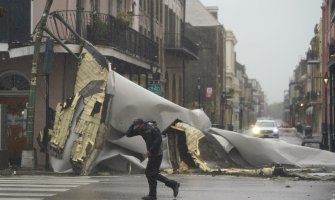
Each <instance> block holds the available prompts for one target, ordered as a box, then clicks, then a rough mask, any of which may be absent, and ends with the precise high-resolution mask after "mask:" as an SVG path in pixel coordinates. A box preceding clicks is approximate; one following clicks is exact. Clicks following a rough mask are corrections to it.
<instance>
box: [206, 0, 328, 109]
mask: <svg viewBox="0 0 335 200" xmlns="http://www.w3.org/2000/svg"><path fill="white" fill-rule="evenodd" d="M200 1H201V2H202V3H203V4H204V5H205V6H218V7H219V22H221V23H222V24H223V26H224V27H225V29H227V30H232V31H233V32H234V34H235V36H236V39H237V41H238V42H237V45H236V54H237V61H238V62H239V63H241V64H242V65H245V66H246V71H247V74H248V76H249V78H255V79H257V80H258V81H259V82H260V84H261V86H262V89H263V91H264V92H265V95H266V98H267V102H268V103H269V104H271V103H275V102H282V101H283V98H284V90H287V89H288V85H289V80H290V78H291V77H292V76H293V70H294V69H295V66H296V65H297V64H298V63H299V61H300V59H301V58H302V57H305V53H306V51H307V50H308V48H309V43H310V41H311V39H312V37H313V36H314V26H315V25H316V24H318V23H319V22H320V19H321V6H322V0H200Z"/></svg>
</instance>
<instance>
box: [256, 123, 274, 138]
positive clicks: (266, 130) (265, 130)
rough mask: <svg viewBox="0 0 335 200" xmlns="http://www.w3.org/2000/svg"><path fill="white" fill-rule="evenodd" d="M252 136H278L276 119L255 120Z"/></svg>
mask: <svg viewBox="0 0 335 200" xmlns="http://www.w3.org/2000/svg"><path fill="white" fill-rule="evenodd" d="M251 134H252V136H254V137H260V138H266V137H271V138H278V137H279V130H278V126H277V123H276V121H274V120H271V119H261V120H257V121H256V124H255V126H254V127H253V128H252V132H251Z"/></svg>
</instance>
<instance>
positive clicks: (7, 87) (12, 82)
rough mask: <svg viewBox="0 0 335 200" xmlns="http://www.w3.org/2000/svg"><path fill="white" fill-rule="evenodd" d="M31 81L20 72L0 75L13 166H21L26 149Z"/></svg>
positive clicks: (9, 153)
mask: <svg viewBox="0 0 335 200" xmlns="http://www.w3.org/2000/svg"><path fill="white" fill-rule="evenodd" d="M29 87H30V84H29V81H28V80H27V78H25V77H24V76H23V75H21V74H20V73H19V72H15V71H11V72H5V73H2V74H0V104H3V105H5V106H6V108H7V109H6V110H7V133H1V134H7V137H5V138H7V150H8V160H9V163H10V165H12V166H20V165H21V154H22V150H23V149H24V148H25V147H26V144H27V137H26V104H27V102H28V94H29Z"/></svg>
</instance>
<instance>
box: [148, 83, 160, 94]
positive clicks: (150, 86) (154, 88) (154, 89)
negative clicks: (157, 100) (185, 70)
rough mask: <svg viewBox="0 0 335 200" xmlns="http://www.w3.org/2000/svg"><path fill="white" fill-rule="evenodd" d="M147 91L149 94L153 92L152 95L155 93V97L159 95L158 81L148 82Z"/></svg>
mask: <svg viewBox="0 0 335 200" xmlns="http://www.w3.org/2000/svg"><path fill="white" fill-rule="evenodd" d="M148 90H150V91H151V92H153V93H155V94H157V95H161V84H160V81H158V80H154V81H149V84H148Z"/></svg>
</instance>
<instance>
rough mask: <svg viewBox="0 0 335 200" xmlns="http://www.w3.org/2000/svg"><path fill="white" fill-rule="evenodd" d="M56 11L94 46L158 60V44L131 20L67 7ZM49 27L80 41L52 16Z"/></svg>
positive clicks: (68, 40) (64, 37) (63, 36)
mask: <svg viewBox="0 0 335 200" xmlns="http://www.w3.org/2000/svg"><path fill="white" fill-rule="evenodd" d="M56 13H57V14H58V15H60V16H61V17H62V18H63V19H64V20H65V21H66V23H67V24H68V25H69V26H70V27H71V28H72V29H73V30H75V31H76V32H77V33H78V34H79V35H80V36H81V37H83V38H84V39H86V40H88V41H90V42H91V43H92V44H94V45H103V46H110V47H112V48H114V49H116V50H117V51H119V52H121V53H125V54H128V55H131V56H133V57H137V58H140V59H143V60H146V61H149V62H153V63H157V62H158V44H157V43H156V42H154V41H152V40H151V39H149V38H147V37H146V36H144V35H142V34H141V33H139V32H137V31H135V30H134V29H132V28H130V27H129V23H130V22H129V21H123V20H121V19H117V18H115V17H113V16H111V15H107V14H101V13H93V12H89V11H75V10H67V11H57V12H56ZM48 28H49V29H50V31H51V32H52V33H53V34H54V35H56V36H57V37H58V38H59V39H61V40H62V41H66V43H70V44H71V43H72V44H76V43H78V41H77V40H76V38H75V37H74V35H73V34H72V33H71V32H69V31H68V30H67V29H66V27H65V26H64V25H63V24H61V23H60V22H59V21H57V20H55V19H54V18H53V17H52V16H51V17H50V18H49V20H48Z"/></svg>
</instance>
